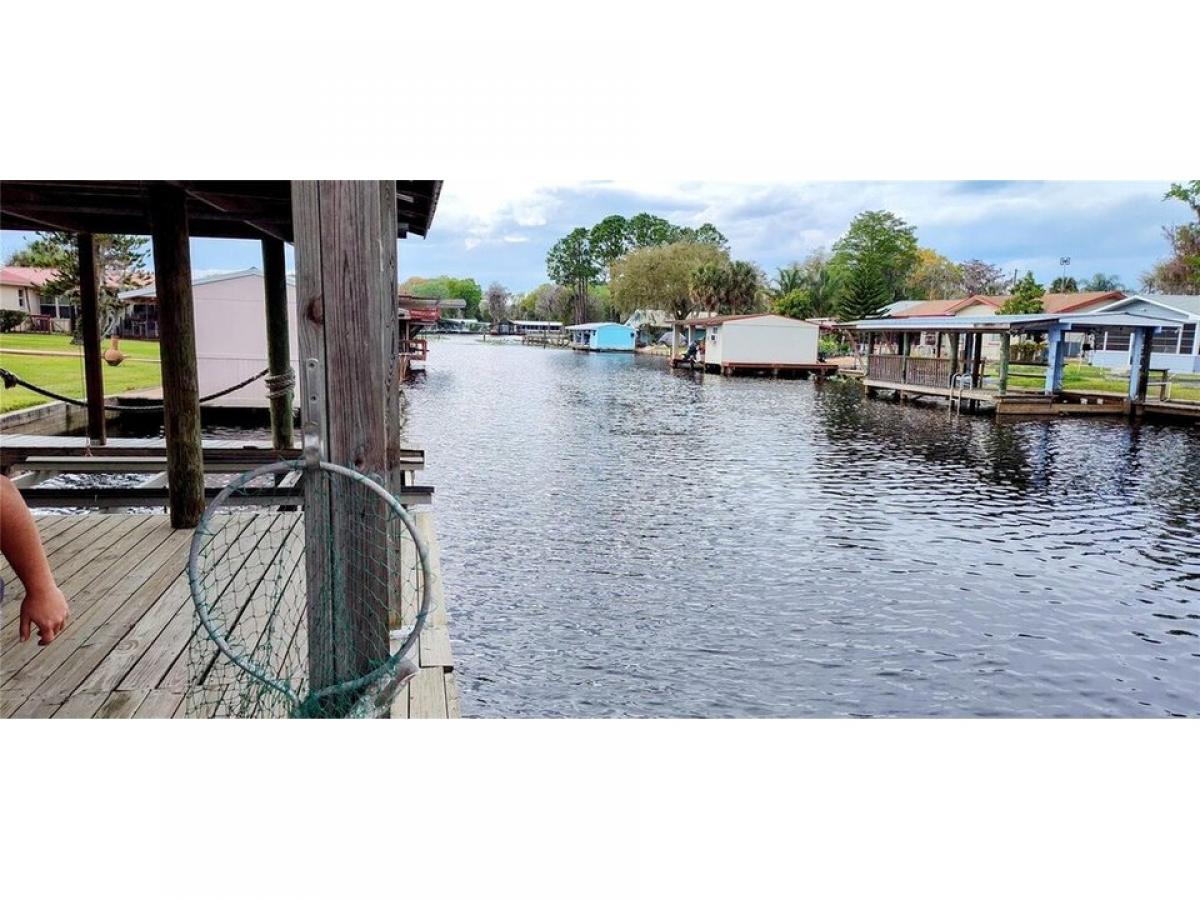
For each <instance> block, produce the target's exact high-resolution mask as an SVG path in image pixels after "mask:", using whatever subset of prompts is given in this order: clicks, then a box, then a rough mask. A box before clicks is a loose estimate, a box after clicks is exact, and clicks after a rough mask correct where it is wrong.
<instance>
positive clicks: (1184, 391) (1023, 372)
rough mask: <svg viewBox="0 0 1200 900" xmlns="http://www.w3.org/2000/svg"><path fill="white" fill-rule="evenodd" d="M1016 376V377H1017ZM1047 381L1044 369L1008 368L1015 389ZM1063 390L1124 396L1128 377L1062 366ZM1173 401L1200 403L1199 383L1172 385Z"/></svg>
mask: <svg viewBox="0 0 1200 900" xmlns="http://www.w3.org/2000/svg"><path fill="white" fill-rule="evenodd" d="M987 374H988V375H991V376H998V375H999V374H1000V371H999V367H998V366H996V365H995V364H991V365H989V366H988V372H987ZM1014 375H1015V376H1017V377H1016V378H1014V377H1013V376H1014ZM1026 376H1027V377H1026ZM1045 379H1046V367H1045V366H1023V365H1020V364H1019V363H1013V364H1012V365H1010V366H1009V367H1008V380H1009V384H1010V386H1012V387H1014V388H1026V389H1029V388H1034V387H1037V386H1040V385H1041V384H1043V383H1044V381H1045ZM1159 380H1161V375H1159V374H1153V373H1152V374H1151V376H1150V381H1151V382H1155V381H1159ZM1063 389H1064V390H1068V391H1108V392H1110V393H1114V394H1124V393H1126V392H1127V391H1128V390H1129V376H1128V375H1117V374H1114V373H1113V372H1111V371H1109V370H1108V369H1104V368H1101V367H1099V366H1085V365H1080V364H1077V363H1067V365H1066V366H1064V367H1063ZM1158 390H1159V389H1158V388H1157V387H1155V386H1151V388H1150V392H1149V396H1150V397H1151V398H1152V399H1153V398H1157V397H1158ZM1171 399H1172V400H1190V401H1200V383H1197V382H1196V381H1187V382H1178V383H1175V384H1172V385H1171Z"/></svg>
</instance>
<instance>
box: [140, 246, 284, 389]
mask: <svg viewBox="0 0 1200 900" xmlns="http://www.w3.org/2000/svg"><path fill="white" fill-rule="evenodd" d="M287 291H288V306H289V308H288V337H289V342H290V344H291V357H292V369H293V371H297V372H298V371H299V368H300V363H299V358H300V354H299V342H298V341H297V338H296V286H295V283H294V280H293V279H292V277H291V276H288V289H287ZM120 296H121V299H122V300H125V301H127V302H129V303H131V304H133V303H142V304H145V303H155V296H156V295H155V289H154V285H153V284H151V285H150V286H149V287H145V288H140V289H138V290H134V291H125V292H123V293H122V294H121V295H120ZM192 296H193V302H194V304H195V321H196V364H197V372H198V376H199V381H200V396H201V397H203V396H205V395H206V394H213V393H216V392H217V391H220V390H222V389H224V388H227V387H229V386H230V385H232V384H237V383H238V382H239V381H243V380H245V379H247V378H249V377H250V376H252V375H254V374H256V373H258V372H261V371H262V370H263V369H265V368H266V367H267V312H266V283H265V279H264V278H263V274H262V272H260V271H259V270H258V269H246V270H245V271H242V272H228V273H225V274H221V275H211V276H209V277H207V278H197V279H196V280H194V281H193V282H192ZM214 405H219V406H243V407H247V406H261V407H263V408H266V406H267V389H266V386H265V384H264V383H263V380H262V379H261V378H260V379H259V380H258V381H255V382H253V383H251V384H248V385H246V386H245V387H243V388H239V389H238V390H236V391H234V392H233V393H231V394H226V395H225V396H224V397H222V398H221V399H220V400H218V401H214Z"/></svg>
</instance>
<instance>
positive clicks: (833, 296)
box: [804, 266, 840, 319]
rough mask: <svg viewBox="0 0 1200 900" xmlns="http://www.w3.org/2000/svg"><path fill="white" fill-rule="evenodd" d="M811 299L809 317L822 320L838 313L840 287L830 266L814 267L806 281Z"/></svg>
mask: <svg viewBox="0 0 1200 900" xmlns="http://www.w3.org/2000/svg"><path fill="white" fill-rule="evenodd" d="M804 287H805V289H806V290H807V292H808V297H809V313H808V314H809V315H810V316H812V317H813V318H816V319H820V318H826V317H829V316H833V315H835V314H836V313H837V305H838V293H839V290H840V285H839V284H838V280H837V278H836V277H834V274H833V272H832V270H831V269H830V268H829V266H818V267H814V268H813V269H812V271H810V272H809V274H808V278H807V279H806V280H805V284H804Z"/></svg>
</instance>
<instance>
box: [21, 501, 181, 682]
mask: <svg viewBox="0 0 1200 900" xmlns="http://www.w3.org/2000/svg"><path fill="white" fill-rule="evenodd" d="M119 518H120V520H119V521H117V522H116V523H114V527H113V528H111V529H108V530H107V531H105V532H104V533H103V534H102V536H101V537H100V538H99V539H98V540H95V541H92V542H90V543H88V544H87V545H86V546H85V547H81V548H80V549H79V552H78V553H77V554H76V556H75V557H74V558H72V559H70V560H67V561H65V562H64V563H63V564H62V565H60V566H59V567H58V568H57V569H56V570H55V579H56V580H57V581H58V586H59V588H60V589H61V590H62V592H63V593H64V594H65V595H66V597H67V602H68V603H69V604H70V605H71V619H70V620H69V621H68V622H67V627H66V629H64V631H63V633H62V635H60V636H59V637H58V638H57V639H56V640H55V644H57V643H58V642H59V641H62V640H63V639H64V638H66V637H67V635H68V634H69V633H71V631H76V630H78V628H79V624H80V621H81V620H83V621H86V619H83V614H84V612H85V611H86V610H87V609H89V608H90V606H91V605H92V603H93V602H94V601H95V598H96V597H97V596H99V595H100V594H101V592H102V590H103V589H105V588H110V587H111V586H112V585H113V584H114V583H115V582H116V581H117V580H118V579H119V578H121V577H122V576H123V575H124V574H125V573H126V572H128V570H129V568H130V567H131V566H132V565H134V564H136V563H137V561H138V559H139V554H138V553H137V548H138V546H139V545H145V544H149V546H148V547H147V549H150V550H152V549H153V548H154V547H155V546H157V545H158V543H161V539H160V540H158V541H155V540H154V534H153V532H154V530H155V525H156V523H155V522H154V520H153V519H151V518H150V517H147V516H128V517H119ZM14 594H17V595H18V598H23V597H24V591H19V592H18V591H14ZM15 599H16V598H15ZM19 627H20V623H19V621H17V620H15V619H14V620H10V621H9V622H7V623H6V624H5V625H4V627H3V628H0V647H3V648H4V650H3V654H4V668H5V675H4V676H3V678H0V683H5V679H7V678H8V677H10V676H11V675H12V674H14V673H15V672H16V671H17V670H18V669H19V667H20V666H23V665H25V663H26V662H28V661H29V659H31V658H32V657H33V656H34V655H36V654H39V653H40V651H39V649H38V648H37V642H36V641H34V640H32V639H31V640H29V641H27V642H26V643H24V644H17V643H16V641H17V638H18V634H19ZM51 646H54V645H53V644H52V645H51ZM43 649H46V650H48V649H49V648H43Z"/></svg>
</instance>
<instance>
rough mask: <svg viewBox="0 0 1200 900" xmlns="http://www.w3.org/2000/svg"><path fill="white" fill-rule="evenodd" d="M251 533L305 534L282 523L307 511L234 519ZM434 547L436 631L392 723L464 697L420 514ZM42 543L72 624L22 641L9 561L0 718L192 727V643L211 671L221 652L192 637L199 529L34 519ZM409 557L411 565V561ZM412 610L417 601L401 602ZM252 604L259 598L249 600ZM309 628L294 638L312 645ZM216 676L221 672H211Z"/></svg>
mask: <svg viewBox="0 0 1200 900" xmlns="http://www.w3.org/2000/svg"><path fill="white" fill-rule="evenodd" d="M237 516H241V517H242V518H243V520H245V519H251V520H253V521H254V522H255V523H256V524H255V526H254V527H258V528H262V529H266V528H272V527H291V528H292V532H291V533H292V534H293V535H295V538H296V540H302V539H303V533H304V530H303V527H295V526H296V522H291V523H290V524H289V523H287V522H284V521H282V520H283V519H285V518H286V517H289V516H290V517H292V518H293V519H296V520H298V519H299V517H300V516H301V514H300V513H295V512H293V513H287V512H267V511H262V512H249V513H234V514H231V520H232V519H233V518H234V517H237ZM415 517H416V520H417V525H418V529H419V530H420V531H421V533H422V536H423V537H424V538H425V540H426V541H427V542H428V544H429V548H430V553H431V563H432V566H433V572H434V576H435V577H434V582H433V605H432V611H431V616H430V620H429V624H428V625H427V626H426V628H425V630H424V631H423V633H422V635H421V638H420V640H419V642H418V648H417V657H416V659H415V660H414V661H415V662H417V663H418V665H419V666H420V669H419V672H418V674H417V675H416V676H414V677H413V679H412V680H411V681H409V682H408V683H407V684H406V685H405V686H404V687H403V688H402V689H401V691H400V693H399V694H398V695H397V697H396V699H395V701H394V703H393V704H392V710H391V714H392V718H419V719H445V718H457V717H458V715H459V699H458V689H457V686H456V683H455V679H454V662H453V658H452V656H451V652H450V637H449V630H448V625H447V619H446V606H445V598H444V595H443V591H442V584H441V574H440V572H441V565H440V555H439V551H438V545H437V537H436V533H435V531H434V527H433V519H432V513H430V512H428V511H419V512H416V513H415ZM38 527H39V529H40V531H41V534H42V540H43V543H44V544H45V547H46V551H47V553H48V555H49V558H50V564H51V566H52V568H53V569H54V572H55V576H56V578H57V579H58V583H59V587H61V588H62V590H63V591H64V593H66V595H67V598H68V601H69V602H70V604H71V620H70V621H69V623H68V624H67V627H66V629H65V630H64V631H63V633H62V634H61V635H60V636H59V637H58V638H57V639H56V640H55V641H54V642H53V643H51V644H50V645H49V646H47V647H39V646H38V644H37V639H36V637H34V638H31V639H30V640H29V641H27V642H26V643H24V644H21V643H19V642H18V624H19V611H20V601H21V598H22V597H23V594H24V592H23V588H22V586H21V583H20V581H18V580H17V579H16V577H15V575H14V574H13V571H12V569H11V568H10V567H9V566H8V565H7V564H4V565H3V567H2V568H0V574H2V575H3V579H4V582H5V600H4V602H3V604H0V616H2V618H0V717H14V718H51V717H53V718H184V717H187V716H188V715H189V712H191V713H192V714H194V713H195V710H196V704H190V703H189V702H188V701H187V697H188V693H189V690H192V691H193V696H196V695H197V694H196V686H195V685H191V684H190V683H189V679H190V678H191V677H192V676H191V672H192V671H193V669H192V668H191V667H190V666H189V646H192V647H193V652H195V647H197V646H198V647H200V648H201V650H200V652H212V653H213V658H214V665H213V666H212V667H211V672H213V673H220V672H221V670H222V669H221V667H222V665H223V664H224V662H225V661H224V660H223V658H221V659H218V658H217V653H216V648H215V646H214V647H212V648H209V647H208V645H207V644H204V643H199V644H193V643H192V642H193V641H207V638H203V637H200V636H199V635H197V634H196V623H197V619H196V613H195V610H194V608H193V604H192V599H191V594H190V591H189V588H188V581H187V574H186V566H187V555H188V548H189V544H190V542H191V537H192V532H191V531H190V530H187V529H181V530H174V529H172V528H171V526H170V522H169V520H168V518H167V516H165V515H145V514H124V515H113V514H109V515H104V514H97V513H86V514H83V515H76V516H63V515H46V516H41V517H39V519H38ZM410 558H411V557H410ZM402 601H403V602H402V605H404V604H407V606H408V608H409V609H410V610H411V611H412V612H415V598H409V599H407V600H406V599H404V598H402ZM249 602H253V598H252V599H251V600H250V601H249ZM303 631H304V629H303V627H301V628H299V629H298V630H297V634H296V636H295V637H294V639H293V644H294V645H295V646H301V645H303V644H305V643H306V636H305V634H304V633H303ZM210 677H212V678H217V677H219V674H216V675H210Z"/></svg>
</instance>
